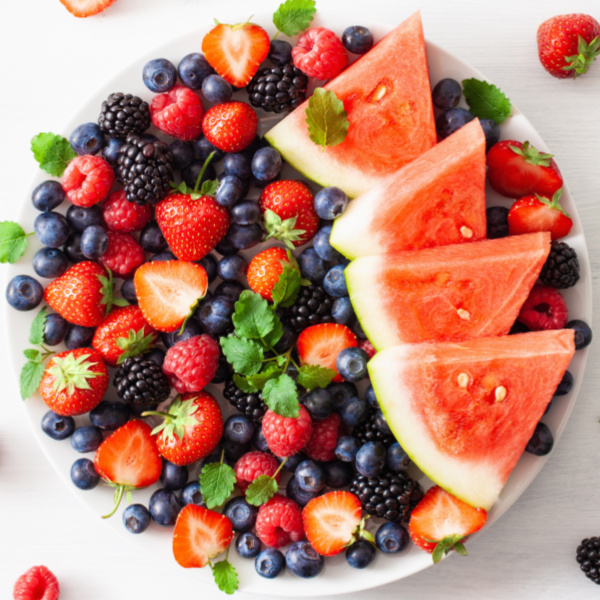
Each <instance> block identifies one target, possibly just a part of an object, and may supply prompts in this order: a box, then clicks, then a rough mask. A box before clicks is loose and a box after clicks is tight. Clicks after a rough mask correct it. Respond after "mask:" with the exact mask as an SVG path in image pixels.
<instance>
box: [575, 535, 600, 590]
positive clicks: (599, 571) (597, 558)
mask: <svg viewBox="0 0 600 600" xmlns="http://www.w3.org/2000/svg"><path fill="white" fill-rule="evenodd" d="M577 562H578V563H579V566H580V567H581V570H582V571H583V572H584V573H585V576H586V577H587V578H588V579H591V580H592V581H593V582H594V583H597V584H600V537H592V538H586V539H585V540H582V541H581V544H579V546H578V547H577Z"/></svg>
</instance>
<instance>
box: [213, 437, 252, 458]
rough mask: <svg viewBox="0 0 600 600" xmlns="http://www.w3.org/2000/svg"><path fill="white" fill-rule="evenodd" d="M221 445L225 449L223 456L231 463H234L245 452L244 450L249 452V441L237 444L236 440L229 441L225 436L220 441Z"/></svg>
mask: <svg viewBox="0 0 600 600" xmlns="http://www.w3.org/2000/svg"><path fill="white" fill-rule="evenodd" d="M221 447H222V448H223V450H224V451H225V458H226V459H227V460H228V461H229V462H231V463H236V462H237V461H238V460H239V459H240V458H241V457H242V456H243V455H244V454H246V452H250V444H249V443H248V444H238V443H237V442H231V441H230V440H227V439H225V438H223V439H222V441H221ZM219 459H220V458H219Z"/></svg>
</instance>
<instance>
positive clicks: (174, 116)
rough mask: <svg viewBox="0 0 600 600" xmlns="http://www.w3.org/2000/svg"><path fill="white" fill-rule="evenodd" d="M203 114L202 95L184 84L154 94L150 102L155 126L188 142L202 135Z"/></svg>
mask: <svg viewBox="0 0 600 600" xmlns="http://www.w3.org/2000/svg"><path fill="white" fill-rule="evenodd" d="M203 115H204V107H203V106H202V102H201V101H200V97H199V96H198V94H196V93H195V92H193V91H192V90H190V89H189V88H187V87H185V86H184V85H175V86H173V87H172V88H171V89H170V90H169V91H168V92H165V93H164V94H158V95H157V96H154V98H153V99H152V104H150V116H151V118H152V124H153V125H154V127H156V128H157V129H160V130H161V131H164V132H165V133H166V134H168V135H172V136H173V137H175V138H177V139H179V140H183V141H186V142H187V141H190V140H195V139H196V138H197V137H198V136H199V135H200V131H201V124H202V116H203Z"/></svg>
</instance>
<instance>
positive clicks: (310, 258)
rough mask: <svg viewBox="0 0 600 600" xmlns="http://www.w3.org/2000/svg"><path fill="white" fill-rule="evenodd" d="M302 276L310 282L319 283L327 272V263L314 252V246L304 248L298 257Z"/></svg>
mask: <svg viewBox="0 0 600 600" xmlns="http://www.w3.org/2000/svg"><path fill="white" fill-rule="evenodd" d="M298 264H299V265H300V272H301V273H302V277H304V278H305V279H308V280H309V281H311V282H312V283H321V281H323V277H325V273H327V267H328V265H327V263H326V262H325V261H324V260H323V259H322V258H321V257H320V256H319V255H318V254H317V253H316V251H315V249H314V248H306V249H305V250H303V251H302V252H301V253H300V256H299V257H298Z"/></svg>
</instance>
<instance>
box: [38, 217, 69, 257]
mask: <svg viewBox="0 0 600 600" xmlns="http://www.w3.org/2000/svg"><path fill="white" fill-rule="evenodd" d="M33 229H34V230H35V233H36V234H37V236H38V239H39V240H40V242H42V244H44V245H45V246H50V248H58V247H59V246H62V245H64V244H65V243H66V241H67V238H68V237H69V224H68V223H67V219H66V218H65V217H64V216H63V215H61V214H60V213H56V212H52V211H47V212H43V213H40V214H39V215H38V216H37V217H36V219H35V221H34V222H33Z"/></svg>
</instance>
